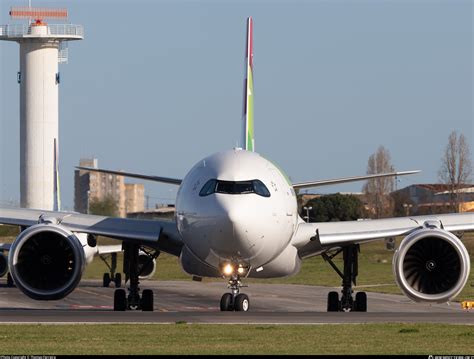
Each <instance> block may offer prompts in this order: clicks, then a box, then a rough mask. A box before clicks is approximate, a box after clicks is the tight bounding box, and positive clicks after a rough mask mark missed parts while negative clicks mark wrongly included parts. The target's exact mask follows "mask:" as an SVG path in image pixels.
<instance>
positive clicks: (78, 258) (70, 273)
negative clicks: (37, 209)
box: [8, 223, 85, 300]
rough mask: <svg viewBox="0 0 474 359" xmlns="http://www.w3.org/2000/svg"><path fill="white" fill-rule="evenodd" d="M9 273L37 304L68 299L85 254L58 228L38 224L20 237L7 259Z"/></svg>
mask: <svg viewBox="0 0 474 359" xmlns="http://www.w3.org/2000/svg"><path fill="white" fill-rule="evenodd" d="M8 264H9V267H10V273H11V275H12V277H13V280H14V281H15V284H16V285H17V287H18V288H20V289H21V291H22V292H23V293H25V294H26V295H27V296H29V297H30V298H33V299H37V300H55V299H61V298H64V297H65V296H67V295H68V294H69V293H70V292H71V291H73V290H74V288H76V286H77V285H78V284H79V281H80V280H81V276H82V272H83V271H84V267H85V257H84V251H83V249H82V246H81V243H80V241H79V240H78V238H77V237H76V236H75V235H74V234H73V233H71V232H70V231H69V230H67V229H65V228H64V227H62V226H61V225H56V224H45V223H40V224H36V225H34V226H31V227H29V228H27V229H26V230H24V231H23V232H21V233H20V235H19V236H18V237H17V238H16V239H15V241H14V242H13V244H12V247H11V248H10V253H9V256H8Z"/></svg>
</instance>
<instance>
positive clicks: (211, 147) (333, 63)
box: [0, 0, 474, 210]
mask: <svg viewBox="0 0 474 359" xmlns="http://www.w3.org/2000/svg"><path fill="white" fill-rule="evenodd" d="M32 3H33V4H32V5H33V6H36V7H42V6H43V7H67V8H68V10H69V22H70V23H72V24H81V25H84V31H85V38H84V40H82V41H74V42H71V43H69V63H68V64H66V65H60V73H61V84H60V89H59V91H60V94H59V118H60V124H59V126H60V130H59V131H60V134H59V145H60V178H61V191H62V193H61V195H62V203H63V208H64V209H70V210H71V209H73V207H74V203H73V198H74V166H76V165H78V163H79V159H80V158H88V157H96V158H98V160H99V167H102V168H107V169H115V170H117V169H122V170H125V171H129V172H139V173H144V174H150V175H161V176H169V177H177V178H183V177H184V176H185V175H186V173H187V171H188V170H189V169H190V168H191V167H192V165H194V164H195V163H196V162H198V161H199V160H200V159H202V158H204V157H206V156H208V155H210V154H212V153H214V152H218V151H221V150H226V149H229V148H232V147H236V145H237V144H238V141H239V138H240V133H241V123H242V121H241V119H242V101H243V99H242V94H243V91H242V90H243V81H244V61H245V59H244V58H245V41H246V40H245V35H246V18H247V17H248V16H252V17H253V20H254V101H255V104H254V116H255V117H254V118H255V147H256V151H257V152H259V153H261V154H262V155H263V156H265V157H266V158H269V159H271V160H272V161H274V162H275V163H277V164H278V165H279V166H280V167H281V168H282V169H284V171H285V172H286V173H287V174H288V175H289V177H290V179H291V180H292V181H294V182H302V181H309V180H319V179H329V178H337V177H347V176H357V175H363V174H365V173H366V169H367V160H368V158H369V156H370V155H371V154H373V153H374V152H375V151H376V150H377V148H378V147H379V146H380V145H383V146H385V148H387V149H388V150H389V152H390V154H391V158H392V163H393V165H394V167H395V169H396V170H413V169H419V170H422V172H421V173H420V174H417V175H414V176H409V177H402V178H400V179H399V183H398V188H403V187H405V186H408V185H411V184H414V183H436V182H438V170H439V168H440V165H441V156H442V153H443V151H444V148H445V146H446V144H447V140H448V136H449V134H450V132H451V131H453V130H456V131H457V132H458V133H462V134H464V136H465V137H466V139H467V142H468V144H469V146H470V148H471V154H472V152H473V149H474V144H473V141H474V127H473V126H474V108H473V103H474V96H473V95H474V94H473V81H474V80H473V32H474V30H473V13H474V11H473V10H474V9H473V2H472V1H461V0H449V1H448V0H446V1H441V0H439V1H422V0H419V1H416V0H414V1H404V0H401V1H383V0H382V1H380V0H372V1H357V0H353V1H351V0H345V1H342V0H341V1H337V0H336V1H328V0H326V1H316V0H315V1H298V0H296V1H290V0H286V1H264V0H254V1H217V0H216V1H180V0H170V1H151V0H149V1H140V0H135V1H131V0H130V1H124V0H122V1H105V0H95V1H91V0H89V1H87V0H86V1H66V0H64V1H39V0H38V1H35V0H33V1H32ZM24 5H27V1H26V0H21V1H20V0H1V1H0V24H8V23H13V22H14V21H13V20H11V19H10V18H9V16H8V12H9V9H10V7H11V6H24ZM51 23H54V20H53V21H51ZM18 48H19V46H18V44H16V43H10V42H5V41H0V116H1V117H0V205H2V204H7V203H10V202H13V203H18V202H19V197H20V193H19V176H20V172H19V171H20V170H19V148H20V147H19V85H18V84H17V82H16V76H17V75H16V74H17V71H18V70H19V50H18ZM126 181H128V182H131V183H140V181H138V180H131V179H128V180H126ZM142 183H145V191H146V194H147V195H149V196H150V199H149V201H150V205H153V204H154V203H155V202H160V203H173V202H174V198H175V196H176V190H177V188H176V186H172V185H166V184H157V183H152V182H142ZM362 185H363V183H352V184H341V185H337V186H330V187H326V188H319V189H318V190H317V191H318V192H322V193H332V192H339V191H340V192H350V191H353V192H357V191H360V190H361V188H362Z"/></svg>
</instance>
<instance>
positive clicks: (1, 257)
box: [0, 252, 8, 278]
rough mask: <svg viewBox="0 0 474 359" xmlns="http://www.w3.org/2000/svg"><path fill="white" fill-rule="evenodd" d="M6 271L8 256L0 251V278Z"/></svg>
mask: <svg viewBox="0 0 474 359" xmlns="http://www.w3.org/2000/svg"><path fill="white" fill-rule="evenodd" d="M7 272H8V258H7V256H6V255H5V254H3V253H2V252H0V278H2V277H3V276H4V275H5V274H7Z"/></svg>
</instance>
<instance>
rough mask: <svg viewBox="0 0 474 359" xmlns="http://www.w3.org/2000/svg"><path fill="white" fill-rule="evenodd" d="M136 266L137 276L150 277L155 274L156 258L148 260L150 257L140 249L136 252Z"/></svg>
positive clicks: (141, 277)
mask: <svg viewBox="0 0 474 359" xmlns="http://www.w3.org/2000/svg"><path fill="white" fill-rule="evenodd" d="M138 266H139V270H138V272H139V273H140V276H139V278H140V279H150V278H152V277H153V274H155V270H156V260H155V259H153V260H152V261H150V257H148V255H147V254H146V253H145V252H143V251H140V252H138Z"/></svg>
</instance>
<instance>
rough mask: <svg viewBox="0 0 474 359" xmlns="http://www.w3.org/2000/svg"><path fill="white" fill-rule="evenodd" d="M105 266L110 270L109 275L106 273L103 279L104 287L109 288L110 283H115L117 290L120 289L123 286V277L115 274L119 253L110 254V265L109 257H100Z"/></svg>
mask: <svg viewBox="0 0 474 359" xmlns="http://www.w3.org/2000/svg"><path fill="white" fill-rule="evenodd" d="M99 257H100V259H102V260H103V261H104V263H105V265H106V266H107V267H108V268H109V270H110V272H109V273H104V276H103V277H102V286H103V287H106V288H108V287H109V285H110V282H114V284H115V288H120V287H121V286H122V275H121V274H120V273H115V271H116V270H117V253H111V254H110V264H109V262H107V258H108V255H100V256H99Z"/></svg>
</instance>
